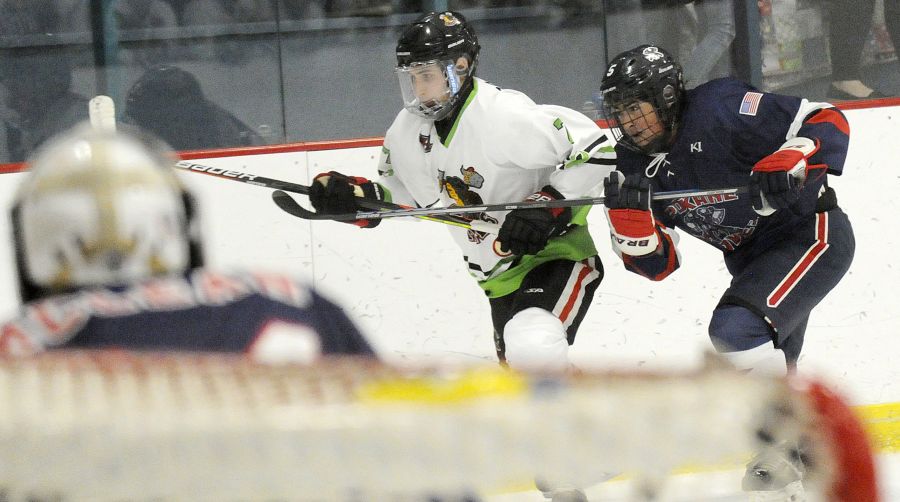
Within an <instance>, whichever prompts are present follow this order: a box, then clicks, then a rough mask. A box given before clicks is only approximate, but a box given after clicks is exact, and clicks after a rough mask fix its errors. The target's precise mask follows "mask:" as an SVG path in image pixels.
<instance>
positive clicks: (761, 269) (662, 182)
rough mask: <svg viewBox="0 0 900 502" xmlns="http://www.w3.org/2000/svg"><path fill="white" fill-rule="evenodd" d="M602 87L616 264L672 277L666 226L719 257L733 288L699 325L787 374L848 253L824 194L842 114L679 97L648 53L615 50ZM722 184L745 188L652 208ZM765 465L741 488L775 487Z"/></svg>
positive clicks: (774, 99) (734, 349) (720, 89)
mask: <svg viewBox="0 0 900 502" xmlns="http://www.w3.org/2000/svg"><path fill="white" fill-rule="evenodd" d="M601 93H602V96H603V111H604V115H605V118H606V119H607V120H608V121H610V126H611V127H612V128H613V131H614V134H615V135H616V136H617V139H618V145H617V147H616V152H617V154H618V166H617V172H613V173H612V174H611V175H610V176H609V177H608V178H607V179H606V180H605V181H604V188H605V190H606V201H605V204H606V214H607V217H608V220H609V225H610V231H611V234H612V244H613V247H614V249H615V250H616V251H617V253H618V254H619V255H620V256H621V258H622V260H623V261H624V263H625V267H626V268H627V269H628V270H630V271H632V272H635V273H638V274H641V275H643V276H645V277H647V278H649V279H651V280H657V281H658V280H662V279H664V278H665V277H666V276H668V275H669V274H671V273H672V272H674V271H675V270H676V269H677V268H678V266H679V262H680V256H679V254H678V251H677V248H676V245H677V243H678V239H677V234H676V233H675V229H676V228H678V229H681V230H682V231H684V232H687V233H688V234H690V235H693V236H694V237H697V238H699V239H701V240H703V241H706V242H707V243H709V244H711V245H713V246H715V247H717V248H719V249H721V250H722V253H723V254H724V257H725V264H726V267H727V268H728V271H729V272H730V273H731V275H732V281H731V284H730V286H729V287H728V289H727V290H726V291H725V292H724V294H723V295H722V297H721V299H720V301H719V304H718V305H717V306H716V308H715V309H714V311H713V314H712V319H711V320H710V323H709V336H710V338H711V339H712V343H713V345H714V346H715V348H716V349H717V350H718V351H719V352H720V353H722V354H723V355H724V356H725V357H726V358H727V359H728V360H730V361H731V363H733V364H734V365H735V366H736V367H738V368H740V369H745V370H749V371H767V372H770V371H776V372H782V373H783V372H785V371H786V370H787V369H792V368H794V366H795V365H796V363H797V359H798V357H799V355H800V349H801V347H802V345H803V338H804V334H805V331H806V326H807V322H808V321H809V316H810V312H811V311H812V309H813V308H814V307H815V306H816V305H818V304H819V302H821V301H822V299H823V298H824V297H825V295H827V294H828V292H829V291H830V290H831V289H832V288H834V287H835V285H837V283H838V281H840V280H841V277H843V276H844V274H845V273H846V272H847V269H848V268H849V267H850V262H851V261H852V259H853V252H854V246H855V244H854V238H853V230H852V229H851V227H850V222H849V220H848V219H847V215H846V214H844V212H843V211H842V210H841V209H840V208H839V207H838V205H837V197H836V195H835V191H834V189H833V188H831V187H829V186H828V176H829V175H840V174H841V171H842V170H843V167H844V160H845V158H846V156H847V145H848V142H849V134H850V129H849V126H848V124H847V120H846V119H845V118H844V115H843V114H842V113H841V112H840V111H838V110H837V109H835V108H834V107H832V106H831V105H829V104H827V103H812V102H809V101H807V100H805V99H801V98H796V97H791V96H782V95H777V94H771V93H764V92H759V91H757V90H756V89H754V88H752V87H750V86H748V85H746V84H744V83H742V82H740V81H738V80H735V79H733V78H723V79H718V80H713V81H711V82H708V83H706V84H704V85H701V86H699V87H697V88H696V89H693V90H690V91H685V88H684V84H683V81H682V73H681V67H680V66H679V64H678V63H677V62H676V61H674V60H673V59H672V58H671V57H670V56H669V54H668V53H666V52H665V51H664V50H662V49H660V48H659V47H655V46H650V45H642V46H640V47H637V48H635V49H632V50H630V51H626V52H624V53H622V54H620V55H618V56H616V57H615V58H614V59H613V60H612V61H611V62H610V64H609V66H608V68H607V71H606V75H605V76H604V78H603V81H602V84H601ZM725 187H749V192H746V193H737V194H733V195H716V196H704V197H685V198H681V199H675V200H668V201H651V195H652V193H653V192H654V191H667V190H682V189H688V190H692V189H699V190H702V189H712V188H725ZM769 453H770V452H769ZM775 457H776V458H779V457H778V456H777V455H776V456H775ZM794 457H796V458H799V456H797V455H794V456H793V457H792V458H794ZM780 458H784V457H783V456H782V457H780ZM782 465H783V466H787V467H788V468H789V469H792V467H790V466H791V465H792V464H791V463H789V462H783V464H782ZM771 467H772V465H771V464H769V465H768V466H760V465H758V462H757V463H751V466H750V469H748V476H747V477H746V478H745V488H747V489H750V490H753V489H754V488H761V489H768V488H769V487H771V481H772V474H773V473H774V472H776V471H777V470H773V469H771ZM782 472H783V470H782ZM787 479H788V480H789V481H790V480H791V478H790V476H788V478H787ZM794 479H796V478H794ZM782 480H783V479H782ZM776 482H777V480H776ZM797 483H799V482H797ZM779 488H780V487H779ZM785 488H786V489H787V490H791V489H794V488H791V487H785ZM790 500H795V499H790Z"/></svg>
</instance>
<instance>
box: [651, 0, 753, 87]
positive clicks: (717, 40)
mask: <svg viewBox="0 0 900 502" xmlns="http://www.w3.org/2000/svg"><path fill="white" fill-rule="evenodd" d="M641 6H642V7H643V8H644V9H645V10H644V14H645V25H646V26H647V27H648V30H650V34H648V37H647V38H648V40H650V41H652V42H654V43H657V44H658V45H660V46H661V47H663V48H665V49H667V50H668V51H669V52H670V53H673V54H676V55H678V57H679V59H681V60H682V61H684V80H685V87H686V88H688V89H692V88H694V87H697V86H698V85H700V84H702V83H704V82H707V81H709V80H712V79H714V78H719V77H724V76H727V75H730V74H731V67H730V49H731V43H732V41H734V37H735V33H736V31H735V23H734V5H733V0H641ZM654 30H655V31H654ZM686 41H690V42H689V43H686Z"/></svg>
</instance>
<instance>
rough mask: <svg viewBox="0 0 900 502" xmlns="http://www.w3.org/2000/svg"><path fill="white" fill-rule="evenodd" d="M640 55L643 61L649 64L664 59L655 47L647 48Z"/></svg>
mask: <svg viewBox="0 0 900 502" xmlns="http://www.w3.org/2000/svg"><path fill="white" fill-rule="evenodd" d="M641 54H643V55H644V59H646V60H647V61H650V62H651V63H654V62H656V61H659V60H660V59H662V58H664V57H666V56H664V55H663V53H662V52H659V49H658V48H656V47H647V48H646V49H644V50H643V51H641Z"/></svg>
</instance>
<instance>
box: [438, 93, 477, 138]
mask: <svg viewBox="0 0 900 502" xmlns="http://www.w3.org/2000/svg"><path fill="white" fill-rule="evenodd" d="M476 94H478V80H475V79H472V92H470V93H469V97H467V98H466V102H465V103H463V105H462V108H461V109H460V110H459V114H458V115H457V116H456V120H454V121H453V127H451V128H450V134H448V135H447V139H445V140H443V141H441V144H442V145H444V147H446V148H449V147H450V142H451V141H453V135H454V134H456V127H457V126H459V121H460V120H462V116H463V113H465V112H466V108H468V107H469V103H471V102H472V101H473V100H474V99H475V95H476Z"/></svg>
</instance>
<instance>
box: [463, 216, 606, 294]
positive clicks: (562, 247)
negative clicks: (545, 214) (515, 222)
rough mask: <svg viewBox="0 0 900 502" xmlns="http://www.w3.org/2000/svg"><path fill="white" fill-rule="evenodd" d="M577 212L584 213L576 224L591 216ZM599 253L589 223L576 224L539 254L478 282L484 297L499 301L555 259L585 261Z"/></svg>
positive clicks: (525, 257) (551, 240) (521, 260)
mask: <svg viewBox="0 0 900 502" xmlns="http://www.w3.org/2000/svg"><path fill="white" fill-rule="evenodd" d="M576 213H582V214H581V215H580V216H578V217H573V218H572V222H573V223H576V220H577V219H584V218H586V217H587V210H579V211H577V212H576ZM596 254H597V248H596V247H595V246H594V241H593V239H592V238H591V234H590V233H589V232H588V229H587V226H585V224H576V225H575V226H574V227H572V228H571V229H569V231H568V232H566V233H565V235H562V236H560V237H556V238H553V239H550V242H549V243H547V246H546V247H545V248H544V249H542V250H541V252H540V253H538V254H536V255H525V256H523V257H522V258H521V259H520V260H519V263H518V264H517V265H516V266H515V267H512V268H510V269H509V270H507V271H505V272H503V273H502V274H500V275H498V276H497V277H492V278H490V279H487V280H484V281H480V282H479V283H478V285H479V286H481V289H483V290H484V294H485V295H487V296H488V298H499V297H501V296H506V295H508V294H510V293H513V292H515V291H516V290H518V289H519V287H520V286H521V285H522V281H523V280H524V279H525V275H527V274H528V272H530V271H531V270H532V269H534V268H535V267H537V266H538V265H541V264H543V263H547V262H548V261H553V260H571V261H581V260H584V259H586V258H590V257H591V256H594V255H596Z"/></svg>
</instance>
